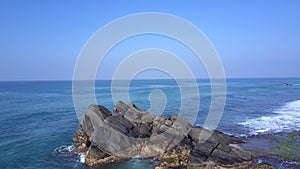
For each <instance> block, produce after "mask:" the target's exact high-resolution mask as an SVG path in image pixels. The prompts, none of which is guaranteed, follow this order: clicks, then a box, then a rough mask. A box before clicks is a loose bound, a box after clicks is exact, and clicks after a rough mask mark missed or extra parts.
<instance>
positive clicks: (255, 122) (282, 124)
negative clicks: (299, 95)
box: [239, 100, 300, 135]
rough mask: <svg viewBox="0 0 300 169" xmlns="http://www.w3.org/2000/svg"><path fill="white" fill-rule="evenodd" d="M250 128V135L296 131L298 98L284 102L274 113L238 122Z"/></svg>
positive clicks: (298, 126) (299, 114) (299, 112)
mask: <svg viewBox="0 0 300 169" xmlns="http://www.w3.org/2000/svg"><path fill="white" fill-rule="evenodd" d="M239 124H240V125H243V126H245V127H246V128H248V129H249V130H250V134H251V135H257V134H261V133H278V132H284V131H287V132H289V131H298V130H299V129H300V100H297V101H292V102H289V103H286V104H285V105H283V106H282V107H280V108H278V109H277V110H275V111H274V115H270V116H262V117H259V118H254V119H249V120H246V121H245V122H241V123H239Z"/></svg>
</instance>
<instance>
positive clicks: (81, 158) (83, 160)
mask: <svg viewBox="0 0 300 169" xmlns="http://www.w3.org/2000/svg"><path fill="white" fill-rule="evenodd" d="M79 162H81V163H85V154H84V153H79Z"/></svg>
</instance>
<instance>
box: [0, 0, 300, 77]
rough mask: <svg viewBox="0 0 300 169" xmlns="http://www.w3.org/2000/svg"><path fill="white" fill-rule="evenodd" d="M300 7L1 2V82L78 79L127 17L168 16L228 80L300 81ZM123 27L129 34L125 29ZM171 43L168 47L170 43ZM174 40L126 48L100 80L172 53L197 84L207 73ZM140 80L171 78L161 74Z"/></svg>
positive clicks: (133, 0)
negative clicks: (89, 46)
mask: <svg viewBox="0 0 300 169" xmlns="http://www.w3.org/2000/svg"><path fill="white" fill-rule="evenodd" d="M299 9H300V1H297V0H294V1H292V0H286V1H283V0H281V1H278V0H264V1H260V0H244V1H239V0H228V1H221V0H219V1H215V0H209V1H201V0H195V1H179V0H177V1H176V0H164V1H145V0H130V1H125V0H124V1H113V0H110V1H106V0H103V1H76V0H75V1H71V0H65V1H59V0H44V1H38V0H26V1H22V0H19V1H16V0H2V1H0V20H1V26H0V80H3V81H5V80H70V79H72V77H73V71H74V67H75V64H76V60H77V57H78V55H79V53H80V51H81V49H82V47H83V46H84V44H85V43H86V41H87V40H88V39H89V38H90V37H91V36H92V35H93V34H94V33H95V32H96V31H97V30H98V29H100V28H101V27H103V26H105V25H106V24H108V23H110V22H111V21H113V20H116V19H118V18H120V17H123V16H126V15H130V14H134V13H141V12H162V13H169V14H172V15H176V16H178V17H181V18H183V19H185V20H187V21H189V22H191V23H192V24H194V25H195V26H197V27H198V28H199V29H200V30H201V31H202V32H203V33H204V34H205V35H206V36H207V37H208V38H209V40H210V41H211V43H212V44H213V45H214V47H215V48H216V50H217V52H218V54H219V57H220V59H221V61H222V64H223V67H224V71H225V74H226V77H228V78H240V77H246V78H248V77H251V78H252V77H300V71H299V67H300V46H299V44H300V31H299V30H300V12H299ZM120 29H122V28H120ZM166 44H167V45H166ZM182 46H183V45H182V44H180V43H178V42H175V41H174V40H172V39H168V38H165V37H163V38H161V37H157V36H154V35H153V36H149V35H148V36H144V37H136V38H132V39H128V40H127V41H125V42H124V43H122V44H118V45H117V46H116V47H115V48H114V50H112V51H111V52H110V53H108V54H107V56H106V57H105V60H104V61H103V62H102V63H101V64H100V66H99V69H98V73H97V78H99V79H109V78H111V76H112V74H113V71H114V69H115V68H116V66H117V65H118V63H120V61H122V58H123V59H124V58H125V57H126V56H127V55H128V54H130V53H132V52H134V51H136V50H139V49H143V48H147V47H150V48H151V47H156V48H162V49H166V50H170V51H172V52H174V53H176V54H178V55H179V57H181V59H183V60H185V61H186V62H187V64H188V66H189V67H190V68H191V69H192V70H193V72H194V73H195V76H196V77H197V78H201V77H205V75H206V72H205V69H204V68H203V67H202V68H200V67H199V65H200V64H201V63H198V64H193V63H194V62H193V60H192V59H189V58H192V56H191V55H193V53H191V52H190V51H189V50H188V49H186V48H185V47H182ZM139 76H140V77H146V78H159V77H164V76H160V74H159V73H158V74H157V72H155V71H149V72H144V73H143V72H142V73H140V74H139Z"/></svg>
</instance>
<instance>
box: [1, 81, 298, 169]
mask: <svg viewBox="0 0 300 169" xmlns="http://www.w3.org/2000/svg"><path fill="white" fill-rule="evenodd" d="M284 82H287V83H290V84H292V85H289V86H284V85H282V83H284ZM197 84H198V87H199V91H200V105H199V112H198V115H197V119H196V121H195V123H194V125H200V126H201V125H203V123H204V121H205V119H206V117H207V113H208V111H209V106H210V102H211V95H210V91H211V86H210V81H209V80H208V79H198V80H197ZM187 85H188V84H187ZM110 86H111V81H109V80H98V81H96V83H95V93H96V97H97V102H98V104H101V105H104V106H106V107H107V108H109V109H110V110H113V106H114V102H113V100H112V95H111V87H110ZM154 89H160V91H163V92H164V95H165V97H166V100H167V102H166V105H165V109H164V111H163V112H162V115H165V116H167V115H170V114H177V113H178V112H179V110H180V102H181V94H180V90H179V87H178V86H177V84H176V81H175V80H133V81H132V82H131V84H130V86H129V96H130V100H131V102H133V103H135V104H136V106H137V107H139V108H141V109H145V110H148V109H150V107H151V103H150V101H149V93H150V92H151V91H152V90H154ZM192 95H193V93H191V96H192ZM183 99H189V100H188V101H189V102H190V103H191V104H192V103H193V97H190V98H183ZM86 109H87V107H86ZM187 113H188V112H187ZM184 118H186V119H187V120H189V116H188V115H187V116H186V117H184ZM78 124H79V122H78V119H77V116H76V113H75V109H74V105H73V99H72V81H7V82H4V81H2V82H0V168H1V169H6V168H7V169H13V168H24V169H25V168H26V169H41V168H43V169H50V168H53V169H54V168H77V169H87V168H88V167H87V166H86V165H85V164H83V163H81V162H80V155H78V154H73V153H70V151H69V150H70V149H71V148H72V137H73V133H74V131H75V130H76V127H77V126H78ZM217 129H218V130H220V131H222V132H224V133H228V134H233V135H235V136H240V137H246V138H248V139H249V140H250V143H249V146H248V147H247V146H245V147H246V148H250V149H251V148H254V149H255V148H259V147H260V143H261V144H262V145H263V142H264V141H265V140H266V139H265V138H266V137H271V136H272V138H273V137H275V138H282V137H283V138H285V137H288V134H289V133H299V129H300V78H249V79H246V78H244V79H227V94H226V104H225V109H224V113H223V115H222V119H221V121H220V123H219V125H218V128H217ZM294 143H295V144H297V145H299V144H300V140H299V139H298V140H296V141H295V142H294ZM293 153H294V156H295V157H294V160H283V159H278V158H276V159H274V158H272V159H269V158H261V159H257V160H258V161H259V162H264V163H273V164H274V165H275V167H276V168H300V163H299V159H300V152H297V151H296V152H293ZM297 161H298V162H297ZM155 165H156V162H155V161H153V160H149V159H148V160H142V159H132V160H130V161H128V162H122V163H116V164H111V165H108V166H104V167H101V168H111V169H129V168H136V169H138V168H145V169H146V168H153V167H154V166H155Z"/></svg>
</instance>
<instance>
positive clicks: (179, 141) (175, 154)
mask: <svg viewBox="0 0 300 169" xmlns="http://www.w3.org/2000/svg"><path fill="white" fill-rule="evenodd" d="M73 141H74V142H75V143H77V146H76V148H75V149H74V150H73V151H74V152H81V153H85V155H86V156H85V162H86V164H87V165H89V166H95V165H103V164H107V163H111V162H115V161H121V160H127V159H130V158H134V157H135V158H136V157H139V158H156V159H157V160H159V161H160V162H161V163H160V165H159V166H157V168H180V167H181V168H203V166H204V168H205V166H217V165H223V166H242V165H246V164H250V162H251V160H252V156H251V154H250V153H248V152H244V151H242V150H240V149H238V148H236V146H232V145H233V144H240V143H245V140H243V139H241V138H237V137H234V136H230V135H226V134H224V133H222V132H219V131H211V130H207V129H204V128H200V127H193V126H192V125H191V124H190V123H189V122H187V121H186V120H184V119H183V118H181V117H179V116H177V115H172V116H171V117H163V116H154V115H152V114H151V113H149V112H146V111H144V110H141V109H139V108H137V107H136V106H135V105H134V104H128V105H127V104H125V103H123V102H121V101H119V103H118V104H117V105H116V106H115V108H114V112H110V111H109V110H108V109H107V108H105V107H103V106H99V105H91V106H89V109H88V111H87V113H86V114H85V115H84V117H83V119H82V121H81V123H80V125H79V126H78V128H77V130H76V132H75V134H74V137H73Z"/></svg>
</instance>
